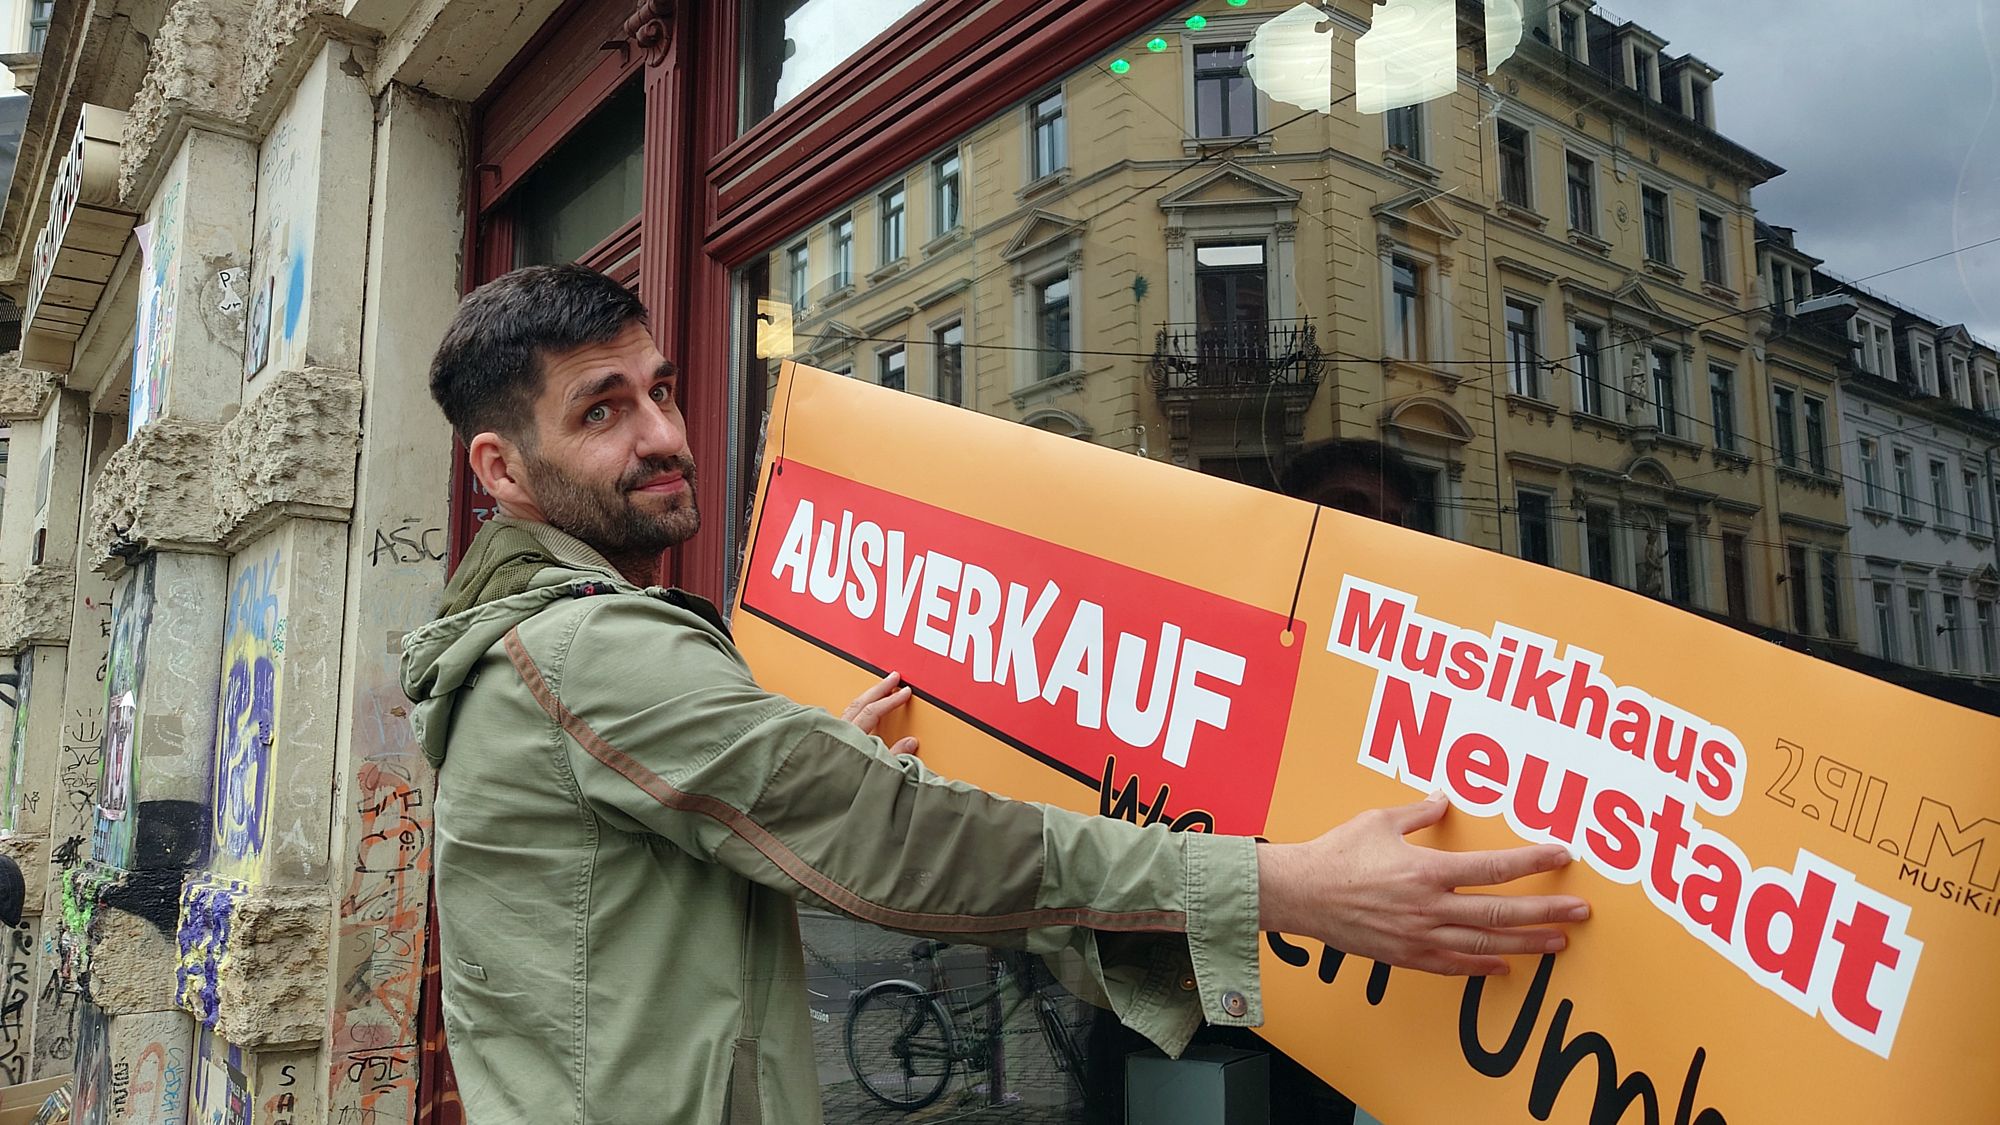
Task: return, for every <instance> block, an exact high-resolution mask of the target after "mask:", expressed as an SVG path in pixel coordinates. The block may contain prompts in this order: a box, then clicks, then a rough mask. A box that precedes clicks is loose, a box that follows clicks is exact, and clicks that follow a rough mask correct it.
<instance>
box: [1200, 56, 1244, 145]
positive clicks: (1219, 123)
mask: <svg viewBox="0 0 2000 1125" xmlns="http://www.w3.org/2000/svg"><path fill="white" fill-rule="evenodd" d="M1243 52H1244V45H1243V44H1241V43H1228V44H1216V45H1214V46H1207V47H1196V48H1195V49H1194V135H1195V136H1197V137H1201V138H1204V139H1206V138H1211V137H1247V136H1250V135H1251V134H1252V133H1255V132H1256V131H1257V124H1256V117H1257V110H1256V105H1257V101H1256V88H1255V87H1254V86H1252V85H1251V83H1250V77H1249V76H1248V75H1246V74H1244V73H1243Z"/></svg>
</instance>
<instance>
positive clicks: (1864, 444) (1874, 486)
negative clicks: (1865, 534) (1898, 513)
mask: <svg viewBox="0 0 2000 1125" xmlns="http://www.w3.org/2000/svg"><path fill="white" fill-rule="evenodd" d="M1855 445H1856V446H1857V447H1858V448H1859V449H1860V452H1861V506H1862V507H1864V508H1870V509H1873V510H1875V511H1884V510H1885V509H1884V508H1883V507H1882V450H1881V447H1880V446H1878V445H1876V444H1875V439H1874V438H1868V437H1865V438H1860V439H1857V440H1856V442H1855Z"/></svg>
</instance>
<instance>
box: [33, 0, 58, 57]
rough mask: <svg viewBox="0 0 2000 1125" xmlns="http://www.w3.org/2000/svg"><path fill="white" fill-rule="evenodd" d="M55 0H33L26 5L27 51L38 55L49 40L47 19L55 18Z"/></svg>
mask: <svg viewBox="0 0 2000 1125" xmlns="http://www.w3.org/2000/svg"><path fill="white" fill-rule="evenodd" d="M55 14H56V3H55V0H33V2H32V3H30V4H29V5H28V53H29V54H31V55H39V54H41V53H42V48H43V47H46V46H47V45H48V42H49V21H50V20H51V19H53V18H55Z"/></svg>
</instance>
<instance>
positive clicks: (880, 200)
mask: <svg viewBox="0 0 2000 1125" xmlns="http://www.w3.org/2000/svg"><path fill="white" fill-rule="evenodd" d="M875 207H876V211H877V217H878V220H879V221H878V223H877V228H876V229H877V241H876V247H877V249H878V250H879V251H880V253H879V255H878V259H877V262H878V264H879V265H884V266H886V265H888V264H889V263H891V262H895V261H898V260H900V259H901V258H902V257H903V254H904V251H905V250H906V248H907V246H908V239H907V237H906V236H907V234H908V228H907V226H906V225H905V223H904V219H905V217H906V212H907V210H908V208H907V206H906V201H905V197H904V194H903V185H902V184H900V183H899V184H897V185H896V186H894V187H892V188H889V189H888V190H886V191H884V192H883V193H882V194H880V195H878V196H876V197H875Z"/></svg>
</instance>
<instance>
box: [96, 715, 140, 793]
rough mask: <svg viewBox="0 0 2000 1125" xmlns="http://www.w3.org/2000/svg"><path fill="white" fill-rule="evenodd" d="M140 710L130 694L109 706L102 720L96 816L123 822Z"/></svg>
mask: <svg viewBox="0 0 2000 1125" xmlns="http://www.w3.org/2000/svg"><path fill="white" fill-rule="evenodd" d="M138 713H139V709H138V706H137V703H136V701H135V700H134V699H133V697H132V693H131V692H129V691H128V692H126V693H125V694H123V695H120V696H119V697H118V698H117V699H115V700H113V701H112V703H111V711H110V714H108V715H106V716H105V732H104V751H105V753H104V789H103V791H102V792H101V793H99V795H98V798H97V815H98V816H101V817H103V818H104V819H105V820H123V819H124V818H125V810H126V808H127V807H128V806H129V805H130V804H131V800H132V733H133V727H134V726H135V725H136V723H137V720H138Z"/></svg>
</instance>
